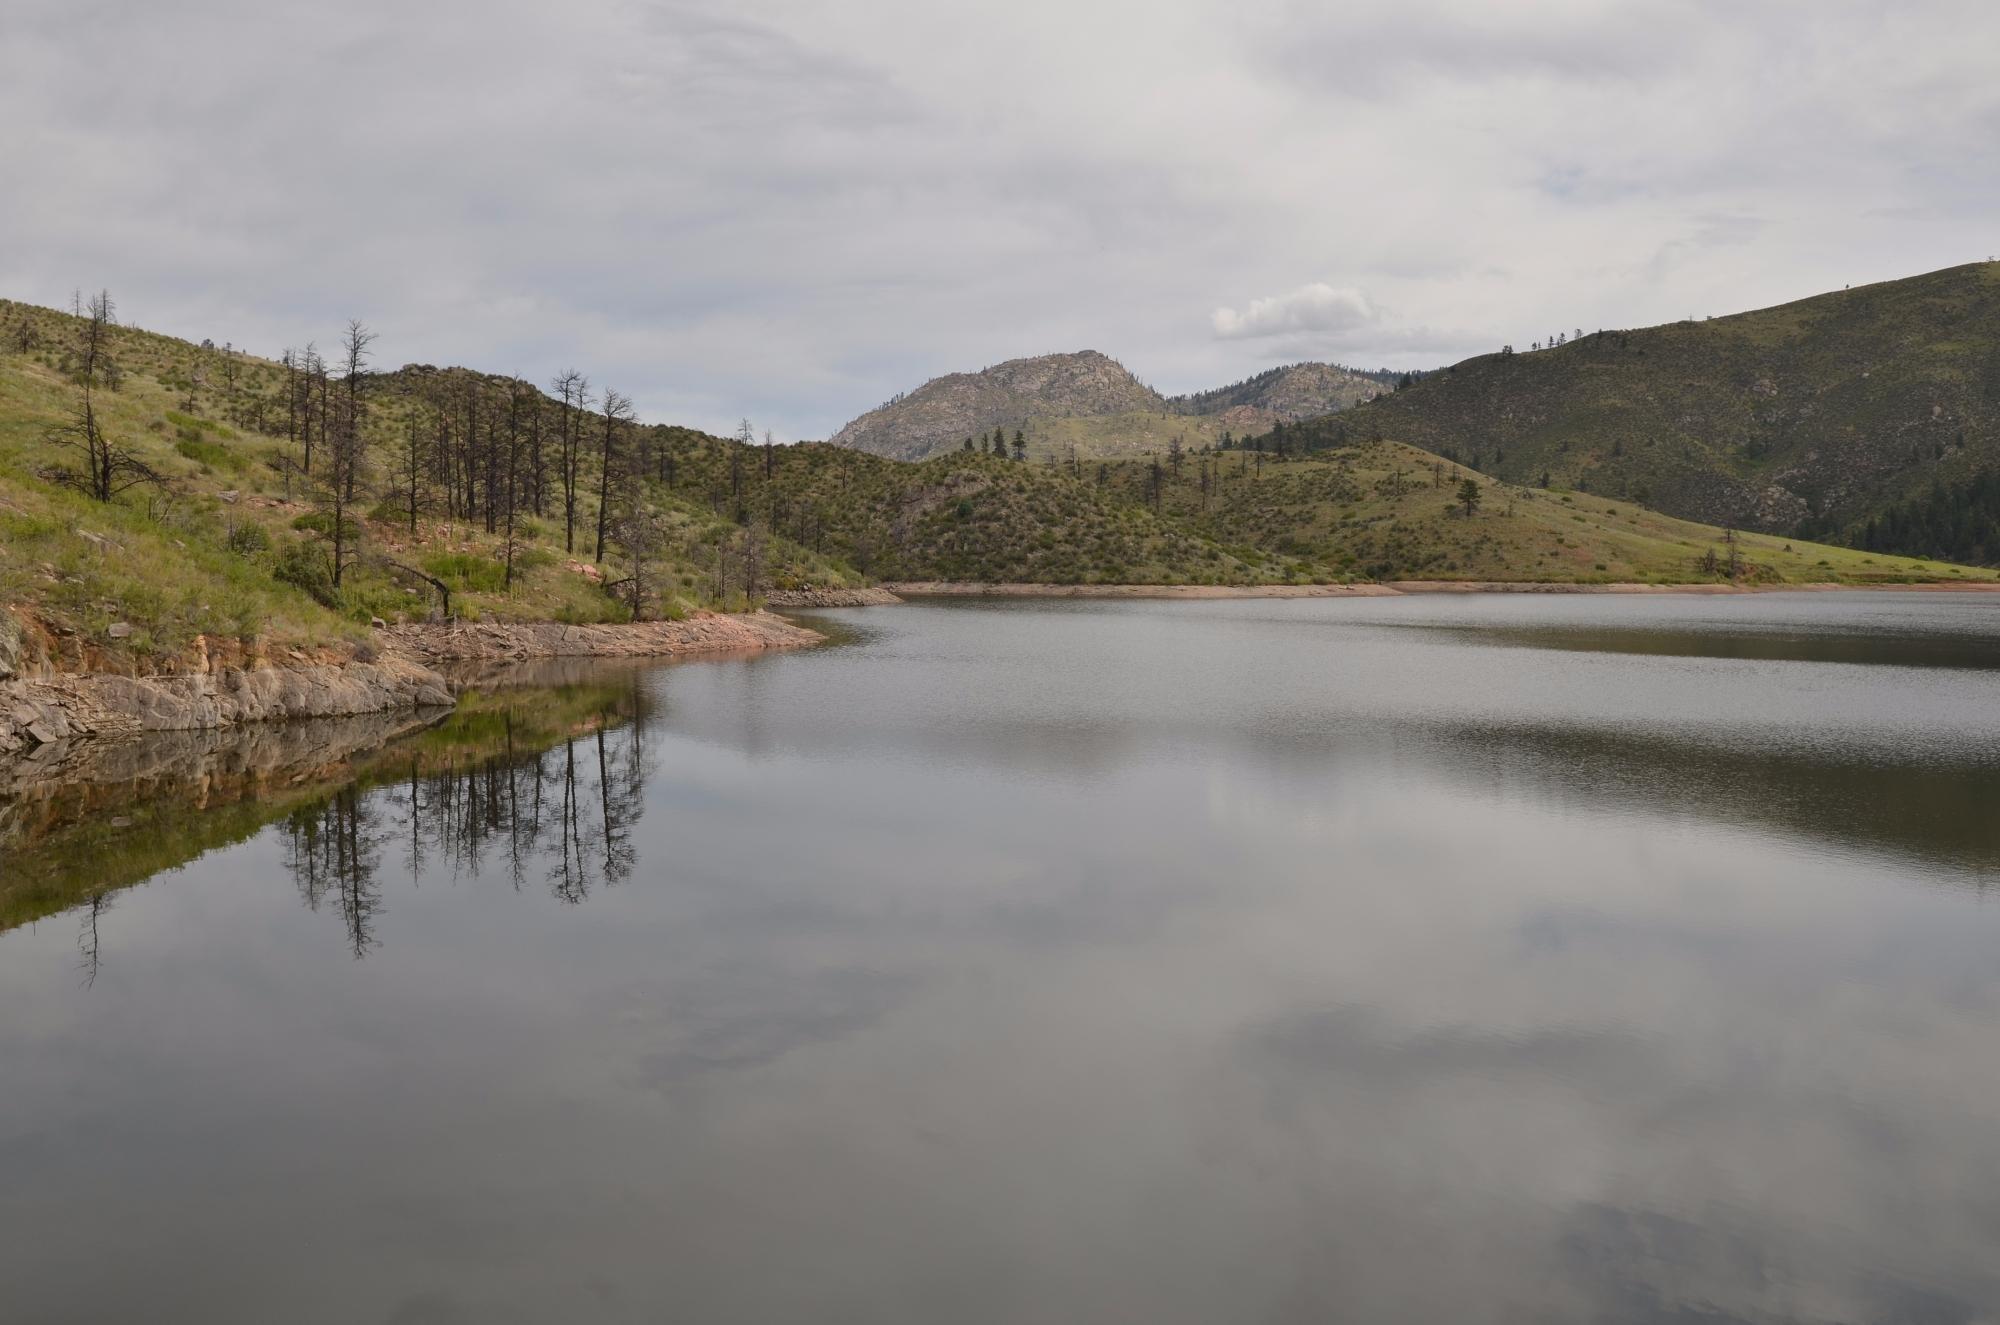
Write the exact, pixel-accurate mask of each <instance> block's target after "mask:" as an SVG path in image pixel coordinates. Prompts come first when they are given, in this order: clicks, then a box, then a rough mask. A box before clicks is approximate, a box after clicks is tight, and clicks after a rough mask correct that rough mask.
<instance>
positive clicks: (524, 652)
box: [0, 612, 824, 757]
mask: <svg viewBox="0 0 2000 1325" xmlns="http://www.w3.org/2000/svg"><path fill="white" fill-rule="evenodd" d="M0 615H4V614H0ZM823 638H824V637H823V636H821V635H819V634H818V633H817V632H815V631H811V630H807V629H805V628H804V627H802V626H795V625H793V624H792V623H791V622H788V621H785V620H783V619H782V618H780V617H776V616H773V615H771V614H770V613H768V612H755V613H750V614H747V615H742V616H714V615H706V616H698V617H691V618H689V619H687V620H685V621H648V622H639V623H635V624H632V625H624V626H567V625H560V624H555V623H541V624H523V625H511V624H491V625H488V624H479V625H467V624H460V625H445V626H392V627H387V628H384V629H380V630H378V631H377V632H376V635H375V642H374V643H372V644H371V645H368V646H366V647H364V648H363V649H362V650H360V651H359V652H358V653H357V655H356V656H355V657H353V658H349V659H343V660H334V661H326V660H321V661H315V660H311V659H307V658H306V657H305V656H304V655H295V656H293V657H292V658H290V659H289V660H279V661H269V660H263V661H259V662H258V663H256V664H254V665H251V666H226V665H212V664H211V659H210V655H209V653H208V650H207V648H206V646H205V644H204V645H202V646H200V647H198V648H197V649H196V650H195V658H194V661H193V663H192V665H190V666H189V667H188V668H187V669H186V670H182V671H178V672H175V673H173V674H166V675H156V676H118V675H110V674H103V673H50V672H46V671H41V672H37V671H36V670H35V669H34V668H32V667H29V666H27V665H25V664H24V661H23V660H22V659H21V658H20V657H19V655H18V653H16V654H14V655H13V656H11V657H10V658H9V659H8V660H7V666H6V668H5V670H4V671H0V677H8V678H12V679H4V680H0V757H7V756H19V755H27V756H31V757H41V756H47V755H50V754H52V753H54V752H59V751H61V750H62V749H63V748H64V747H65V746H66V745H67V744H68V743H69V742H72V741H76V740H82V739H88V738H94V737H104V736H126V735H132V734H136V733H140V732H162V731H208V730H215V729H220V728H225V727H234V726H236V725H238V724H241V723H248V722H268V721H275V720H279V719H286V718H326V717H349V716H354V715H359V714H369V713H385V712H393V711H396V710H413V711H415V710H424V709H444V708H450V707H452V705H453V704H455V703H456V699H455V697H454V695H453V692H452V686H451V683H450V682H449V681H448V680H447V679H446V678H445V677H444V676H443V675H441V674H440V673H439V672H438V671H437V670H436V669H435V668H436V665H437V664H442V663H446V662H461V661H473V662H510V661H516V660H521V659H530V658H578V657H595V658H677V657H686V656H690V655H719V654H730V653H745V652H755V651H761V650H765V649H777V648H802V647H805V646H807V645H812V644H817V643H819V642H821V640H822V639H823Z"/></svg>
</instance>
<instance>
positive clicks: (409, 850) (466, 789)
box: [282, 687, 647, 957]
mask: <svg viewBox="0 0 2000 1325" xmlns="http://www.w3.org/2000/svg"><path fill="white" fill-rule="evenodd" d="M620 698H621V700H623V701H625V702H622V703H620V704H618V705H616V706H605V707H602V708H600V709H598V710H595V711H593V712H592V713H591V714H590V716H589V719H588V723H589V728H590V730H588V731H586V732H583V733H580V734H571V735H566V736H565V737H564V738H563V739H560V740H559V741H557V742H555V743H554V744H548V743H547V742H548V736H547V729H546V727H542V728H539V729H538V728H536V727H535V726H534V724H533V723H532V722H531V721H529V720H528V717H527V716H526V715H525V714H517V713H516V712H515V711H513V710H511V709H507V710H501V711H498V712H487V713H484V714H481V715H479V718H480V721H481V722H482V723H484V724H486V725H487V726H490V727H491V728H492V730H491V731H490V732H488V733H484V734H483V738H482V739H481V740H480V741H479V742H477V743H476V744H475V745H474V746H473V748H470V749H459V748H455V747H449V746H448V747H447V748H446V750H445V752H444V753H442V754H440V753H439V752H438V751H437V750H436V749H425V748H423V747H421V746H416V747H413V748H412V749H411V750H410V751H409V753H408V756H407V759H406V761H404V762H403V763H402V765H401V767H400V770H399V772H397V773H396V774H395V775H394V777H393V781H391V782H389V783H388V784H387V785H386V786H385V787H382V788H380V789H378V790H376V791H373V792H371V791H365V790H362V789H361V788H360V787H358V786H354V785H350V786H348V787H345V788H343V789H341V790H340V791H338V792H336V793H334V795H333V796H331V797H330V798H328V799H327V800H325V801H323V802H321V803H318V804H315V805H312V806H309V807H306V808H303V809H300V810H297V811H295V812H294V813H293V814H292V815H290V816H289V817H288V818H287V819H286V820H285V821H284V823H283V825H282V831H283V833H284V835H285V841H286V858H285V859H286V868H287V869H288V870H289V871H290V872H291V875H292V878H293V880H294V881H295V882H296V884H297V885H298V889H299V894H300V896H301V897H303V898H304V899H305V902H306V905H307V906H309V907H311V908H312V909H313V910H315V911H317V910H319V909H320V907H321V905H322V904H325V903H328V902H329V901H334V902H337V904H338V907H339V910H340V912H341V916H342V918H343V920H344V921H345V923H346V926H347V932H348V942H349V946H350V947H351V948H352V949H353V952H354V955H355V956H356V957H360V956H364V955H366V954H367V952H368V951H369V950H370V949H371V948H373V947H375V946H376V944H377V942H378V940H377V938H376V936H375V932H374V931H375V925H376V922H377V921H378V920H379V918H380V916H381V913H382V909H383V907H382V887H381V883H380V880H379V878H378V876H379V874H380V873H381V869H382V860H383V855H384V848H385V847H386V846H388V845H389V844H391V843H395V844H397V846H398V848H399V849H398V850H397V852H396V854H397V855H398V856H399V857H400V861H401V864H402V865H403V866H404V868H405V870H406V872H407V874H408V877H409V879H410V881H411V883H412V884H421V882H422V880H423V877H424V874H425V872H426V871H427V870H433V869H435V868H436V867H437V866H438V865H440V864H442V865H443V866H444V868H445V869H447V870H448V871H449V872H450V873H451V874H452V875H453V876H454V877H459V876H464V877H473V878H478V877H485V876H486V875H488V874H491V873H500V872H504V876H505V877H506V878H507V879H508V880H509V881H510V882H511V883H512V884H513V886H514V887H515V889H516V890H517V891H518V890H519V889H521V888H522V887H523V886H524V885H525V883H526V881H527V880H528V878H529V877H530V876H531V875H532V874H536V873H541V874H543V875H544V876H545V878H546V880H547V883H548V886H549V890H550V892H551V894H552V895H553V896H555V897H556V898H557V899H558V900H560V901H563V902H566V903H571V904H575V903H579V902H582V901H583V900H584V899H585V898H587V897H588V896H589V895H590V892H591V890H592V889H593V888H595V887H598V886H602V885H611V884H616V883H618V882H620V881H622V880H624V879H625V878H627V877H629V876H630V874H631V872H632V868H633V865H634V863H635V853H634V848H633V846H632V841H631V830H632V826H633V825H634V824H635V823H636V822H637V821H638V819H639V817H640V815H641V814H642V813H643V810H644V795H643V791H644V786H645V778H646V773H647V764H646V753H645V741H644V735H643V730H644V729H643V724H642V723H640V722H632V723H629V724H627V725H625V726H623V727H618V728H615V729H614V728H612V727H611V726H610V725H609V724H610V723H611V722H613V721H615V720H616V719H617V718H618V717H619V716H623V714H624V713H636V712H637V709H636V702H637V700H638V692H637V690H636V687H635V689H634V690H633V692H632V693H631V694H630V695H621V696H620ZM621 711H622V712H621ZM579 725H582V724H580V723H578V724H572V725H571V726H570V727H569V728H568V730H569V731H570V732H575V729H576V726H579ZM538 732H539V739H536V734H537V733H538ZM537 746H539V747H540V748H536V747H537Z"/></svg>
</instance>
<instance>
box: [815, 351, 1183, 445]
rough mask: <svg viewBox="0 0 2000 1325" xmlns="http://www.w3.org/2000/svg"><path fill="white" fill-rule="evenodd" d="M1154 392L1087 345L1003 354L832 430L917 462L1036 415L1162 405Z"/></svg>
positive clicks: (847, 440)
mask: <svg viewBox="0 0 2000 1325" xmlns="http://www.w3.org/2000/svg"><path fill="white" fill-rule="evenodd" d="M1166 408H1167V406H1166V402H1165V400H1164V399H1163V398H1162V397H1161V396H1160V394H1159V393H1158V392H1157V391H1154V390H1153V389H1152V388H1151V387H1149V386H1147V385H1146V384H1145V383H1143V382H1141V381H1140V380H1139V379H1138V378H1136V377H1134V376H1132V374H1131V373H1129V372H1127V371H1126V370H1125V368H1124V367H1123V366H1122V365H1121V364H1119V363H1118V362H1117V361H1116V360H1114V359H1112V358H1110V357H1108V356H1106V355H1103V354H1099V353H1098V352H1097V351H1095V350H1083V351H1080V352H1078V353H1075V354H1044V355H1040V356H1038V357H1036V358H1032V359H1010V360H1009V361H1007V362H1006V363H1003V364H997V365H995V366H994V367H992V368H986V369H982V370H981V371H979V372H976V373H952V374H950V375H948V376H945V377H937V378H933V379H931V380H930V381H928V382H926V383H924V384H923V385H922V386H920V387H918V388H917V389H916V390H915V391H912V392H911V393H910V394H909V395H907V396H904V397H902V398H901V399H898V400H893V401H891V402H889V403H888V404H886V405H881V406H878V407H877V408H875V409H872V410H869V411H868V412H867V413H866V414H863V415H862V416H861V417H860V418H858V419H856V420H854V422H852V423H850V424H848V425H847V426H846V427H845V428H842V429H841V430H840V431H839V432H837V433H835V434H834V435H833V438H832V441H833V443H834V444H835V445H836V446H851V447H854V448H855V449H856V450H861V451H872V452H874V453H875V454H876V455H886V456H889V457H891V458H893V459H897V460H921V459H923V458H924V457H925V456H928V455H934V454H936V453H937V452H939V451H948V450H950V449H952V448H953V447H957V446H962V445H963V444H964V442H965V439H966V438H967V437H971V436H974V435H975V434H978V433H982V432H984V433H991V432H992V431H993V430H994V429H995V428H1005V429H1007V430H1008V431H1009V432H1010V433H1011V432H1012V431H1013V430H1014V429H1015V428H1019V427H1022V426H1024V425H1025V424H1027V423H1028V422H1029V421H1030V420H1032V419H1036V418H1072V417H1097V416H1100V415H1107V414H1127V413H1132V412H1134V411H1138V410H1165V409H1166Z"/></svg>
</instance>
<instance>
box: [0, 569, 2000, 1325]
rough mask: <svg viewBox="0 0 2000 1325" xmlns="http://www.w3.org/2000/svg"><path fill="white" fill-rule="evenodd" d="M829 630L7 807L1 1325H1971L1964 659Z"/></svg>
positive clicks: (1983, 862) (1989, 1001)
mask: <svg viewBox="0 0 2000 1325" xmlns="http://www.w3.org/2000/svg"><path fill="white" fill-rule="evenodd" d="M819 619H820V620H823V621H833V622H837V623H839V624H840V625H841V626H842V627H844V628H845V629H846V630H847V631H849V632H850V633H851V638H850V639H848V641H847V642H845V643H843V644H842V645H840V646H839V647H835V648H830V649H823V650H819V651H816V652H812V653H804V654H793V655H787V656H778V657H767V658H761V659H757V660H754V661H749V662H718V663H707V664H690V665H683V666H677V667H670V668H657V669H650V670H643V671H633V670H630V669H625V670H612V669H601V670H592V671H589V672H587V673H579V672H574V671H573V672H571V673H570V674H567V675H565V676H563V677H561V678H558V679H560V680H561V681H562V684H561V685H560V686H558V687H555V688H550V689H543V690H520V689H515V690H495V691H492V692H489V693H487V694H486V695H484V696H483V697H482V698H481V699H480V700H479V701H478V702H477V703H468V704H467V705H466V707H465V708H464V709H463V710H462V711H461V712H460V713H459V714H458V715H456V716H455V717H453V718H452V719H450V720H448V721H447V722H446V723H445V725H444V726H442V727H439V728H436V729H433V730H431V731H428V732H423V733H418V734H416V735H406V736H403V737H401V738H399V739H394V740H391V741H390V743H389V744H388V745H387V746H385V747H381V748H375V747H377V746H380V742H381V733H379V732H377V733H369V732H365V731H364V732H362V733H360V734H359V735H356V734H354V733H352V732H348V731H346V730H345V729H342V730H340V731H330V732H329V733H328V734H326V735H324V736H323V737H318V736H316V737H315V738H314V739H315V740H323V741H324V742H326V743H327V745H328V749H329V751H331V752H332V753H330V754H328V755H327V757H326V759H324V760H322V763H326V764H328V765H329V766H328V767H320V768H317V769H311V768H303V767H301V766H300V764H299V760H298V757H297V756H296V754H292V755H287V756H285V757H284V758H283V759H280V758H278V757H277V756H270V757H269V758H266V756H265V755H263V754H257V753H254V752H246V751H244V750H234V749H222V750H210V751H207V752H205V753H204V752H197V754H198V755H199V756H200V757H199V758H198V759H196V760H195V762H194V763H189V762H188V758H190V756H187V754H186V752H185V751H167V752H165V753H162V754H160V755H158V756H157V757H154V756H150V755H149V756H147V757H148V758H149V759H152V761H153V762H152V763H151V764H148V765H147V766H146V767H145V768H144V769H142V770H141V771H140V773H139V775H137V776H127V775H128V774H131V773H132V770H130V769H126V770H124V772H121V773H120V774H119V775H118V776H117V777H113V776H112V775H111V774H109V773H103V772H100V773H99V774H97V775H96V782H95V783H94V784H93V785H90V786H83V787H80V788H71V789H69V790H65V791H56V790H52V789H50V788H49V787H43V788H41V789H40V799H36V798H33V797H30V798H27V799H26V800H24V801H23V802H21V803H17V805H16V806H15V807H14V810H13V811H12V814H13V817H12V819H11V820H4V819H0V822H11V823H12V824H13V831H14V833H15V836H14V838H13V840H12V842H11V844H10V845H9V846H7V847H5V848H0V850H4V852H5V854H4V856H0V901H4V902H5V903H6V910H4V912H0V915H4V916H5V917H7V923H9V924H11V925H12V926H13V927H12V928H11V929H9V930H8V931H7V932H5V933H0V1173H4V1175H5V1179H4V1182H0V1318H4V1319H6V1320H8V1321H72V1320H74V1321H104V1320H134V1321H136V1320H146V1321H175V1322H178V1321H190V1322H192V1321H201V1322H235V1321H244V1322H251V1321H257V1322H262V1321H278V1320H282V1321H288V1322H352V1321H393V1322H453V1321H478V1322H489V1321H546V1320H591V1321H664V1320H676V1321H679V1320H690V1321H692V1320H700V1321H793V1320H799V1321H866V1322H904V1321H907V1322H927V1323H928V1322H944V1321H950V1322H1053V1321H1129V1322H1148V1323H1153V1322H1219V1321H1328V1320H1341V1321H1413V1322H1415V1321H1422V1322H1443V1321H1450V1322H1529V1321H1612V1320H1616V1321H1690V1322H1691V1321H1702V1322H1718V1321H1759V1322H1776V1321H1813V1322H1830V1321H1854V1322H1974V1321H1993V1320H1996V1319H2000V906H1996V905H1994V904H1993V903H1994V901H1995V900H1996V897H1995V895H1994V893H1993V889H1994V885H1995V884H1996V883H2000V600H1994V599H1985V598H1978V597H1972V596H1966V597H1951V596H1941V595H1939V596H1931V595H1916V594H1909V595H1859V594H1857V595H1840V596H1807V595H1798V596H1759V597H1754V598H1742V599H1701V598H1658V599H1611V598H1546V599H1523V598H1472V599H1410V600H1350V601H1320V602H1263V601H1243V602H1216V603H1200V602H1197V603H1172V604H1147V603H1118V604H1090V603H1038V602H1022V603H1007V604H997V605H954V606H920V605H913V606H909V607H903V608H890V609H871V610H864V611H856V612H850V613H828V614H824V615H823V616H822V617H820V618H819ZM544 679H546V678H544ZM274 739H275V738H274ZM355 750H358V751H359V752H360V753H359V754H358V755H356V756H355V760H356V762H355V764H354V766H353V772H352V773H343V772H341V771H340V767H339V765H338V760H339V759H341V758H345V757H346V756H347V755H348V754H349V753H350V752H351V751H355ZM176 760H179V761H180V762H178V763H176V762H175V761H176ZM190 769H193V770H195V771H193V772H189V771H188V770H190ZM176 770H179V771H178V772H177V771H176ZM217 770H221V771H220V773H218V771H217ZM350 777H351V778H352V779H353V780H352V781H347V780H346V779H348V778H350ZM121 779H123V780H121ZM198 806H205V807H206V808H198ZM126 885H131V886H126Z"/></svg>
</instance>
